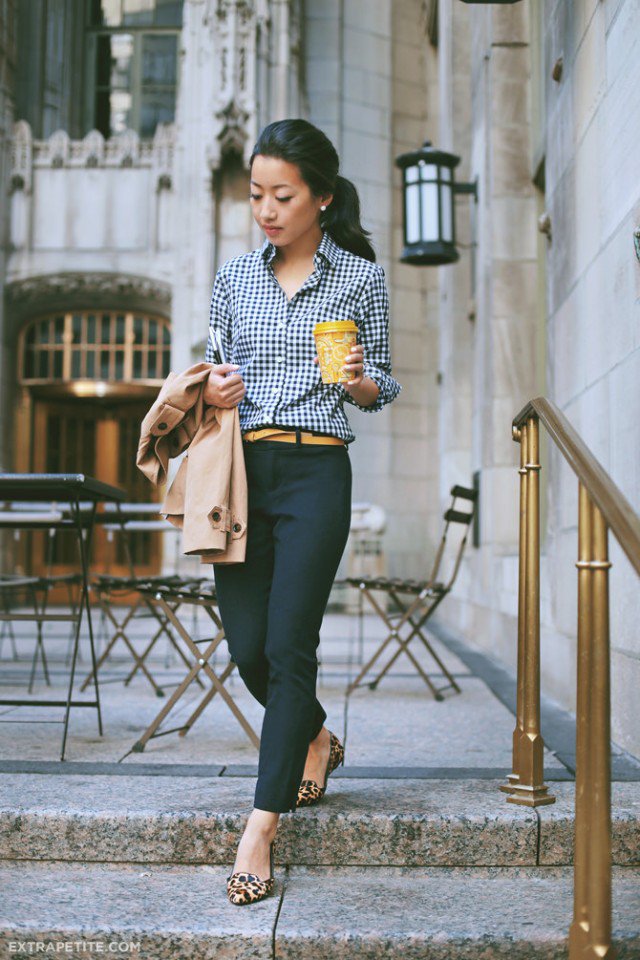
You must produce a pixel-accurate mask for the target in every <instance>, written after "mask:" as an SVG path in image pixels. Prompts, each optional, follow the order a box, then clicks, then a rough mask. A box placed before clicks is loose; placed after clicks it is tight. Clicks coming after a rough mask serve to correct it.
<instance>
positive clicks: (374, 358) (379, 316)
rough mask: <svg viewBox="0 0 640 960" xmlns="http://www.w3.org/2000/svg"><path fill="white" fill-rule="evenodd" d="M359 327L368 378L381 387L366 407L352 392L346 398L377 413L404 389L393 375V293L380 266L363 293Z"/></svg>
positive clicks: (367, 410)
mask: <svg viewBox="0 0 640 960" xmlns="http://www.w3.org/2000/svg"><path fill="white" fill-rule="evenodd" d="M355 320H356V323H357V324H358V328H359V332H358V343H361V344H363V346H364V371H363V373H364V376H365V377H370V378H371V379H372V380H374V381H375V382H376V383H377V385H378V388H379V393H378V396H377V397H376V399H375V402H374V403H371V404H369V406H367V407H364V406H362V404H360V403H358V402H357V400H355V399H354V398H353V397H352V396H351V394H350V393H349V392H348V390H343V395H344V399H345V400H346V401H347V402H348V403H352V404H353V405H354V407H358V409H359V410H364V411H365V412H367V413H375V412H376V411H378V410H381V409H382V408H383V407H384V406H385V404H387V403H391V401H392V400H395V398H396V397H397V396H398V394H399V393H400V391H401V390H402V386H401V385H400V384H399V383H398V381H397V380H396V379H395V378H394V377H392V376H391V359H390V355H389V294H388V293H387V285H386V283H385V278H384V270H383V269H382V267H380V266H378V265H376V266H375V267H374V270H373V272H372V274H371V277H370V278H369V280H368V282H367V284H366V287H365V289H364V291H363V294H362V298H361V300H360V304H359V306H358V309H357V311H356V317H355Z"/></svg>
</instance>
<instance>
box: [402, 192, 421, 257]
mask: <svg viewBox="0 0 640 960" xmlns="http://www.w3.org/2000/svg"><path fill="white" fill-rule="evenodd" d="M419 191H420V184H419V183H413V184H409V185H408V186H407V188H406V191H405V203H406V214H407V243H418V242H419V240H420V192H419Z"/></svg>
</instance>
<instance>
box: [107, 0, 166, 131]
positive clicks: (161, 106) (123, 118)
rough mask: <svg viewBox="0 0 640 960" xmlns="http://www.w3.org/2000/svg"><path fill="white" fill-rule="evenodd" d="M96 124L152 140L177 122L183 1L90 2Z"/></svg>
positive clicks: (109, 0) (121, 0) (110, 0)
mask: <svg viewBox="0 0 640 960" xmlns="http://www.w3.org/2000/svg"><path fill="white" fill-rule="evenodd" d="M88 2H89V4H90V7H89V45H88V49H89V57H88V62H89V64H90V70H91V73H92V98H93V123H92V126H94V127H95V128H96V129H97V130H100V132H101V133H102V134H103V136H105V137H110V136H112V135H113V134H116V133H120V132H122V131H123V130H127V129H131V130H136V131H137V132H138V133H139V135H140V136H141V137H142V138H145V139H149V138H151V137H153V135H154V133H155V130H156V127H157V126H158V124H159V123H171V122H172V121H173V119H174V117H175V104H176V87H177V79H178V39H179V32H180V27H181V26H182V5H183V0H88Z"/></svg>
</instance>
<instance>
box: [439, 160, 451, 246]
mask: <svg viewBox="0 0 640 960" xmlns="http://www.w3.org/2000/svg"><path fill="white" fill-rule="evenodd" d="M440 177H441V179H442V183H441V185H440V205H441V210H442V239H443V240H446V241H448V242H449V243H453V190H452V188H451V170H450V169H449V167H441V169H440Z"/></svg>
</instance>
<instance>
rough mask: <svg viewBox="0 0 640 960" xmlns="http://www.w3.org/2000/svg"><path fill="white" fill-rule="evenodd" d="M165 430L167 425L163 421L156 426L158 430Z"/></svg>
mask: <svg viewBox="0 0 640 960" xmlns="http://www.w3.org/2000/svg"><path fill="white" fill-rule="evenodd" d="M166 429H167V425H166V423H165V422H164V420H163V421H162V423H159V424H158V430H166Z"/></svg>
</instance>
